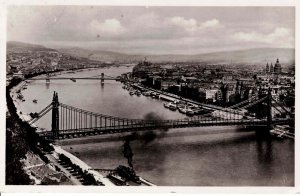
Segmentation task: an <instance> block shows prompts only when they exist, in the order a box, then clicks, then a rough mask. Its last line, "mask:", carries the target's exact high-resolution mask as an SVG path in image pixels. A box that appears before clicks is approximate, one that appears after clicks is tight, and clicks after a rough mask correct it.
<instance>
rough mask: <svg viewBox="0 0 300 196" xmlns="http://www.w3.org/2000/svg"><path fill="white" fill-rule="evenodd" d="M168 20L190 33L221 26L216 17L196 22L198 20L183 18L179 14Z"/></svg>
mask: <svg viewBox="0 0 300 196" xmlns="http://www.w3.org/2000/svg"><path fill="white" fill-rule="evenodd" d="M170 22H171V23H172V24H174V25H177V26H179V27H181V28H183V29H185V30H186V31H187V32H190V33H194V32H197V31H199V30H203V29H208V28H216V27H220V26H221V24H220V22H219V20H217V19H212V20H207V21H205V22H203V23H198V21H197V20H195V19H194V18H190V19H185V18H183V17H179V16H176V17H173V18H171V19H170Z"/></svg>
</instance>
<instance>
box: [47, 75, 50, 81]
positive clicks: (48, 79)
mask: <svg viewBox="0 0 300 196" xmlns="http://www.w3.org/2000/svg"><path fill="white" fill-rule="evenodd" d="M46 83H50V78H49V74H47V75H46Z"/></svg>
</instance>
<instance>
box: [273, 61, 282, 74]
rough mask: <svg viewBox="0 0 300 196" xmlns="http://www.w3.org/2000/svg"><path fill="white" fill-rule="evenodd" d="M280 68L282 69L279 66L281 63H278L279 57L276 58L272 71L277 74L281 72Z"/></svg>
mask: <svg viewBox="0 0 300 196" xmlns="http://www.w3.org/2000/svg"><path fill="white" fill-rule="evenodd" d="M281 70H282V68H281V65H280V63H279V59H277V61H276V63H275V66H274V72H275V73H278V74H279V73H281Z"/></svg>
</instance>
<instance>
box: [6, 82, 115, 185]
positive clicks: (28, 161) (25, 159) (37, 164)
mask: <svg viewBox="0 0 300 196" xmlns="http://www.w3.org/2000/svg"><path fill="white" fill-rule="evenodd" d="M26 83H27V82H26V80H25V81H23V80H20V79H19V80H13V81H11V84H10V85H9V86H8V87H7V102H8V104H7V110H8V113H7V117H9V118H11V117H12V116H13V118H12V119H9V122H10V123H8V127H7V131H9V132H14V133H12V134H7V135H14V136H16V135H18V134H17V133H16V130H13V129H12V124H14V125H15V127H16V126H17V127H19V128H21V127H23V128H24V130H22V135H24V134H26V133H29V132H30V133H31V134H34V135H35V137H34V139H35V141H36V142H35V143H31V144H30V142H29V141H26V139H24V140H23V142H22V143H19V144H18V145H21V146H23V149H24V150H25V151H26V150H27V152H23V153H22V155H21V156H20V157H19V158H17V159H19V160H15V161H14V162H18V161H19V162H20V163H21V164H22V165H23V166H20V168H19V169H20V170H22V171H24V172H25V173H27V175H28V177H24V178H25V181H28V182H17V181H15V180H11V183H9V184H19V183H21V184H57V185H58V184H64V185H66V184H79V183H76V182H75V180H72V178H71V175H72V174H71V173H69V172H67V170H65V171H64V172H61V169H60V167H61V166H60V165H58V164H57V162H56V161H53V159H52V162H50V160H51V157H49V156H52V157H54V158H55V159H56V160H58V154H64V155H65V156H67V157H69V158H70V159H71V160H72V162H73V163H74V164H76V165H78V166H79V167H80V168H81V169H82V170H84V171H87V172H88V173H91V174H92V175H93V177H94V178H95V179H96V180H98V181H100V182H101V183H102V184H104V185H106V186H113V185H114V184H113V183H111V182H110V181H109V180H108V179H105V177H104V176H102V175H101V174H99V173H98V172H96V171H93V170H90V169H91V167H89V166H88V165H87V164H85V163H84V162H83V161H81V160H80V159H78V158H77V157H75V156H74V155H72V154H71V153H68V152H66V151H65V150H63V149H61V148H60V147H58V146H55V145H53V144H50V143H47V144H46V145H50V146H51V147H52V148H53V150H52V149H51V150H49V151H48V152H45V151H43V150H44V149H41V148H43V146H42V145H43V144H45V141H40V140H39V138H38V135H37V134H36V129H38V128H37V127H36V126H35V125H33V126H31V125H29V124H28V123H27V121H28V120H30V116H29V115H28V114H24V113H22V111H21V110H20V108H19V101H20V100H18V98H17V92H19V93H20V92H21V90H22V88H23V86H24V85H25V84H26ZM24 125H26V126H25V127H24ZM27 129H30V130H27ZM23 137H25V138H28V135H24V136H23ZM7 143H9V144H10V145H12V146H14V144H11V143H12V140H9V141H7ZM28 144H29V148H24V146H28ZM34 145H36V146H35V147H34ZM38 146H40V147H38ZM30 147H31V148H35V149H34V151H38V153H36V152H34V151H32V150H31V148H30ZM18 153H19V152H18ZM8 154H10V153H8V152H7V155H8ZM49 158H50V160H49ZM49 162H50V163H49ZM7 165H8V164H7ZM10 175H11V174H10V173H9V172H8V173H7V177H10V178H12V176H10ZM53 175H54V177H53ZM55 175H56V176H55ZM58 176H59V177H58ZM62 176H63V177H62ZM66 182H67V183H66ZM69 182H71V183H69Z"/></svg>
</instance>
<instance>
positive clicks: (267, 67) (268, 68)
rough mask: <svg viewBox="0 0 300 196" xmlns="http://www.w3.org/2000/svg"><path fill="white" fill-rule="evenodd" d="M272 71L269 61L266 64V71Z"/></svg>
mask: <svg viewBox="0 0 300 196" xmlns="http://www.w3.org/2000/svg"><path fill="white" fill-rule="evenodd" d="M269 72H270V67H269V63H267V66H266V73H269Z"/></svg>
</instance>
